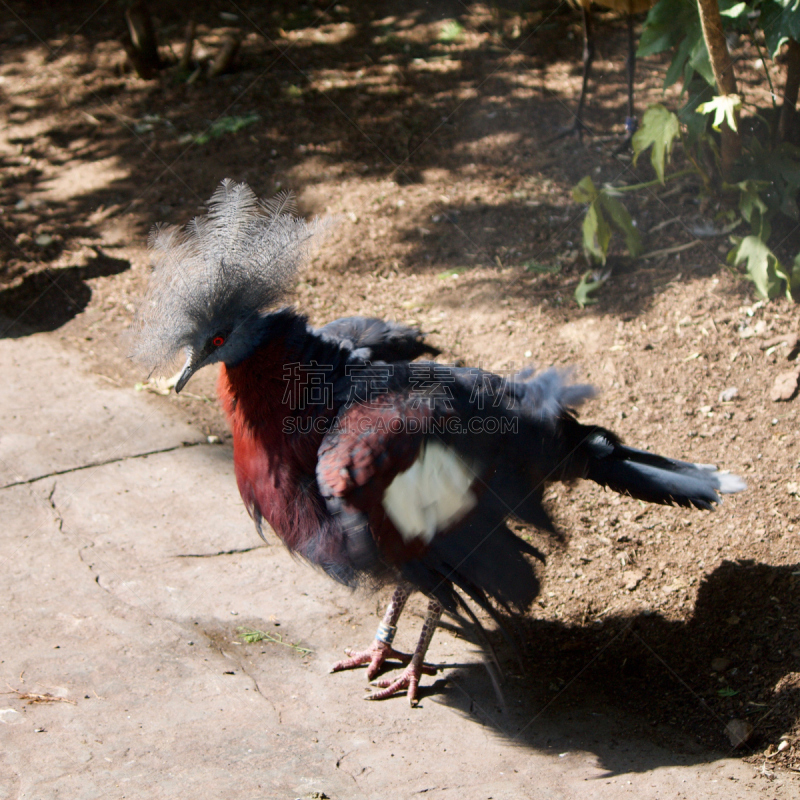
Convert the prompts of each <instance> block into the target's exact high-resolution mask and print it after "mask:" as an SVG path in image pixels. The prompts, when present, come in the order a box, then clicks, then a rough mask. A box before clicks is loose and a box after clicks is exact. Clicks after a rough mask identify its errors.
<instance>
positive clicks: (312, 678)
mask: <svg viewBox="0 0 800 800" xmlns="http://www.w3.org/2000/svg"><path fill="white" fill-rule="evenodd" d="M0 370H1V374H2V375H3V376H4V381H3V384H2V386H0V486H2V487H3V488H2V489H1V490H0V506H1V507H2V525H1V526H0V563H1V564H2V569H0V692H3V693H2V694H0V800H7V799H9V800H10V798H15V799H19V800H22V799H23V798H25V800H51V799H55V798H70V800H89V799H90V798H104V800H108V799H110V798H193V799H195V800H200V799H202V798H225V799H226V800H233V799H234V798H235V799H236V800H239V798H241V799H242V800H245V799H246V800H250V798H253V799H255V798H294V797H312V796H316V797H322V796H323V794H324V795H327V796H328V797H330V798H334V800H344V798H379V797H380V798H382V797H388V796H391V797H395V798H412V797H425V798H430V800H433V799H434V798H436V800H439V799H440V798H441V799H442V800H444V799H445V798H457V799H458V800H473V798H475V800H477V799H478V798H493V799H494V800H500V799H501V798H508V800H511V799H512V798H513V800H519V798H523V797H524V798H537V799H538V798H542V799H543V800H544V798H559V799H564V800H567V798H582V799H583V798H598V799H600V798H603V799H604V800H605V799H608V800H611V799H612V798H621V797H635V798H637V800H648V799H649V798H665V799H666V798H725V800H736V798H755V797H778V796H783V797H791V796H795V797H796V796H797V795H796V794H794V792H796V791H797V788H798V787H797V784H796V783H792V781H791V779H790V778H779V779H778V780H776V781H773V782H771V783H769V782H767V781H765V780H764V779H761V778H758V777H757V775H756V772H755V770H754V768H753V767H752V766H750V765H748V764H745V763H742V762H740V761H738V760H736V759H729V758H722V757H718V756H716V755H714V754H710V753H707V752H693V751H691V749H687V748H681V750H682V752H681V753H675V752H672V751H670V750H668V749H665V748H662V747H658V746H656V745H654V744H652V743H651V742H648V741H643V740H641V739H638V738H636V737H635V736H631V735H630V728H631V726H630V725H629V724H628V721H626V720H624V719H622V718H621V717H619V716H618V715H616V714H615V713H611V712H609V713H608V714H606V713H600V712H597V711H593V712H591V713H588V712H581V711H580V710H577V711H572V712H566V711H561V712H550V711H547V710H546V711H544V712H543V711H542V709H541V708H536V707H535V706H533V705H532V704H531V703H529V702H528V701H524V700H519V699H518V698H517V697H515V692H514V686H515V684H514V682H513V680H512V681H510V682H509V683H507V684H506V685H505V686H504V689H505V691H506V694H507V696H508V698H509V709H510V710H508V711H507V712H506V713H505V715H500V714H499V713H498V711H497V709H496V701H495V699H494V695H493V693H492V689H491V686H490V683H489V681H488V679H487V677H486V673H485V671H484V670H483V668H482V667H481V666H480V662H481V655H480V653H479V652H477V651H476V649H475V648H474V647H472V646H471V645H469V644H468V643H466V642H465V641H464V640H463V639H461V638H458V637H457V636H456V635H454V634H453V633H451V632H449V631H447V630H442V631H440V632H439V633H438V634H437V636H436V637H435V639H434V643H433V648H432V651H431V660H432V661H434V662H441V663H446V664H447V665H448V669H445V670H444V672H443V675H444V676H449V681H448V682H447V685H444V684H443V682H441V681H440V682H437V683H436V684H435V688H436V691H435V693H432V694H428V695H427V696H426V697H425V698H424V700H423V702H422V704H421V706H420V707H419V708H417V709H413V710H412V709H410V708H409V707H408V705H407V703H406V700H405V699H404V698H397V699H393V700H390V701H386V702H383V703H364V702H362V700H361V695H362V694H363V691H364V688H365V686H366V681H365V678H364V673H363V672H361V671H353V672H349V673H343V674H338V675H328V674H327V672H328V667H329V665H330V664H331V663H332V662H333V661H335V660H336V659H337V658H338V657H340V654H341V650H342V648H343V647H344V646H346V645H366V644H367V643H368V642H369V641H370V639H371V637H372V635H373V633H374V629H375V626H376V614H375V612H376V608H377V607H378V606H379V605H380V603H381V602H383V597H382V596H381V597H374V596H364V595H359V594H352V593H350V592H349V591H347V590H345V589H343V588H341V587H339V586H336V585H335V584H333V583H332V582H331V581H330V580H329V579H328V578H327V577H325V576H323V575H321V574H319V573H317V572H315V571H314V570H312V569H311V568H309V567H308V566H306V565H304V564H302V563H299V562H296V561H294V560H293V559H292V558H291V557H290V556H289V555H288V554H287V553H286V551H285V550H284V549H283V547H282V546H281V545H279V544H277V543H272V544H270V545H268V546H264V545H263V544H262V543H261V541H260V539H258V537H257V536H256V533H255V531H254V529H253V526H252V523H251V522H250V520H249V519H248V518H247V515H246V513H245V511H244V509H243V507H242V505H241V502H240V500H239V497H238V493H237V490H236V485H235V481H234V478H233V470H232V464H231V451H230V449H229V448H228V447H226V446H221V445H212V444H208V443H207V442H206V440H205V438H204V437H203V436H202V434H201V433H200V432H199V431H197V430H194V429H192V427H191V426H189V425H187V424H185V423H183V422H182V421H180V419H177V418H176V417H175V412H174V411H173V410H170V409H168V408H166V407H164V408H161V407H160V406H159V404H158V401H157V400H156V399H154V398H147V397H144V396H143V395H141V394H137V393H136V392H135V391H134V390H133V389H132V388H131V389H118V388H113V387H112V386H110V385H108V384H107V383H106V382H104V381H102V379H101V378H99V377H98V376H94V375H92V374H90V373H89V372H88V371H87V370H86V368H85V367H84V365H83V364H82V363H81V361H80V358H79V357H78V356H77V355H75V354H74V353H72V352H70V351H68V350H65V349H63V347H61V345H60V344H59V343H58V342H57V341H56V339H55V337H52V336H47V335H35V336H30V337H27V338H24V339H14V340H10V339H7V340H3V341H0ZM421 609H422V605H421V604H417V605H414V606H413V607H412V611H414V610H416V611H417V612H419V611H420V610H421ZM404 623H405V624H404V625H403V627H402V628H401V632H400V634H399V644H400V645H401V646H406V647H407V646H410V645H412V644H413V641H414V638H415V636H416V632H417V628H418V626H419V623H420V620H419V619H418V617H417V616H415V614H413V613H412V614H409V615H408V616H407V617H406V618H404ZM240 628H252V629H259V630H262V631H266V632H269V633H270V634H273V635H274V636H275V637H276V638H278V639H282V641H283V642H284V643H291V644H292V645H294V646H281V645H280V644H276V643H269V642H267V641H261V642H258V643H253V644H248V643H246V642H243V641H242V638H241V636H240V630H239V629H240ZM301 648H309V649H310V651H311V652H306V651H305V650H303V649H301ZM434 680H435V679H427V682H428V684H431V683H432V682H433V681H434ZM37 695H39V696H46V695H50V696H52V697H51V698H47V697H44V699H49V700H50V702H36V700H37ZM40 699H41V698H40ZM32 700H33V701H34V702H31V701H32ZM626 731H627V733H626ZM695 750H696V748H695ZM315 792H316V793H318V794H316V795H315V794H314V793H315Z"/></svg>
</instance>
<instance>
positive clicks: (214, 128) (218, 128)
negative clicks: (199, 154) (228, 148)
mask: <svg viewBox="0 0 800 800" xmlns="http://www.w3.org/2000/svg"><path fill="white" fill-rule="evenodd" d="M259 119H261V117H260V116H259V115H258V114H248V115H247V116H245V117H220V118H219V119H217V120H214V122H212V123H211V125H209V126H208V128H207V129H206V130H205V131H203V133H198V134H197V135H196V136H195V137H194V141H195V144H206V143H207V142H210V141H211V140H212V139H219V138H220V137H221V136H225V135H226V134H228V133H237V132H238V131H240V130H241V129H242V128H246V127H247V126H248V125H252V124H253V123H254V122H258V120H259Z"/></svg>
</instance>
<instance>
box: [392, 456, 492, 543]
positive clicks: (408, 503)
mask: <svg viewBox="0 0 800 800" xmlns="http://www.w3.org/2000/svg"><path fill="white" fill-rule="evenodd" d="M474 481H475V471H474V470H473V469H472V468H471V466H470V464H469V463H468V462H467V461H465V460H464V459H462V458H461V457H460V456H459V455H458V453H456V451H455V450H453V449H451V448H449V447H446V446H445V445H443V444H442V443H441V442H437V441H436V440H430V441H428V442H427V443H425V444H423V445H422V447H421V448H420V451H419V455H418V456H417V460H416V461H415V462H414V463H413V464H412V465H411V466H410V467H409V468H408V469H407V470H406V471H405V472H401V473H400V474H399V475H398V476H397V477H396V478H395V479H394V480H393V481H392V482H391V483H390V484H389V486H388V487H387V488H386V491H385V492H384V493H383V507H384V509H385V510H386V513H387V514H388V515H389V519H391V520H392V522H393V523H394V526H395V527H396V528H397V530H398V531H400V535H401V536H402V537H403V541H405V542H409V541H411V540H413V539H420V538H421V539H423V540H424V541H425V543H426V544H427V543H428V542H430V541H431V539H433V537H434V536H435V535H436V532H437V531H440V530H442V529H443V528H446V527H447V526H448V525H450V524H451V523H453V522H455V521H456V520H458V519H460V518H461V517H463V516H464V515H465V514H466V513H467V512H468V511H469V510H470V509H472V508H473V507H474V506H475V504H476V503H477V502H478V499H477V497H476V496H475V493H474V492H473V491H472V489H471V488H470V487H471V486H472V484H473V482H474Z"/></svg>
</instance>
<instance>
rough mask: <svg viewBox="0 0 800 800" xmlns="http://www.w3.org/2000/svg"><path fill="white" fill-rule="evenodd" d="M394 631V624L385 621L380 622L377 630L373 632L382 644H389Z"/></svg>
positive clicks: (392, 639) (395, 630)
mask: <svg viewBox="0 0 800 800" xmlns="http://www.w3.org/2000/svg"><path fill="white" fill-rule="evenodd" d="M396 633H397V626H396V625H387V624H386V623H385V622H381V624H380V625H378V632H377V633H376V634H375V638H376V639H377V640H378V641H379V642H383V643H384V644H391V643H392V642H393V641H394V635H395V634H396Z"/></svg>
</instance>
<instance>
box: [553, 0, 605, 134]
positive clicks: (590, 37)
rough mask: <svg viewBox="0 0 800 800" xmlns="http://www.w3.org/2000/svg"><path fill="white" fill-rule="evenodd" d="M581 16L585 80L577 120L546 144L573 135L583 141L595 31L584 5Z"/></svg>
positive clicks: (582, 83) (588, 11) (582, 84)
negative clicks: (584, 109)
mask: <svg viewBox="0 0 800 800" xmlns="http://www.w3.org/2000/svg"><path fill="white" fill-rule="evenodd" d="M581 14H582V16H583V78H582V80H581V95H580V97H579V98H578V110H577V111H576V112H575V119H574V121H573V123H572V125H570V126H569V127H568V128H564V130H562V131H559V133H558V134H556V135H555V136H553V137H552V138H551V139H548V140H547V142H546V144H549V143H550V142H555V141H557V140H558V139H563V138H564V137H565V136H569V135H571V134H574V135H576V136H577V137H578V141H579V142H580V141H583V131H584V125H583V107H584V105H585V103H586V95H587V94H588V93H589V75H590V74H591V71H592V63H593V62H594V29H593V27H592V14H591V11H590V10H589V9H588V8H586V7H585V6H584V5H583V4H581Z"/></svg>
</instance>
